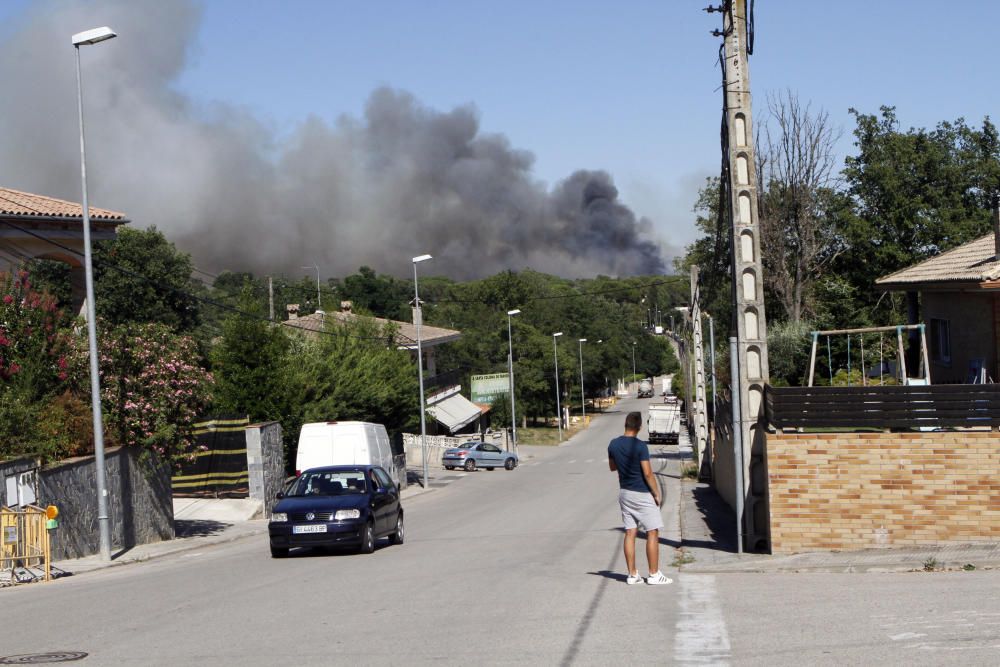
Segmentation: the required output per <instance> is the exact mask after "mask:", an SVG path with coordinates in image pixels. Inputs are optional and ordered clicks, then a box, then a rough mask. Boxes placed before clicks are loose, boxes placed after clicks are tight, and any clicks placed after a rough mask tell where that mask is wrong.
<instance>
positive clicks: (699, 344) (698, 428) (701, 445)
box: [691, 266, 712, 479]
mask: <svg viewBox="0 0 1000 667" xmlns="http://www.w3.org/2000/svg"><path fill="white" fill-rule="evenodd" d="M698 298H699V290H698V267H697V266H692V267H691V331H692V347H693V350H692V351H693V352H694V354H693V355H692V356H693V357H694V364H693V365H694V369H693V370H694V405H693V406H692V408H693V412H694V438H695V456H696V457H697V463H698V477H699V478H700V479H707V478H710V477H711V469H712V455H711V452H709V451H708V412H707V410H706V409H705V348H704V343H703V341H702V338H703V336H702V332H701V307H700V306H699V305H698ZM706 460H707V461H708V470H707V471H706V472H705V474H702V470H703V469H704V468H705V461H706Z"/></svg>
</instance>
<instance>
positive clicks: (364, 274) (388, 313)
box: [338, 266, 413, 320]
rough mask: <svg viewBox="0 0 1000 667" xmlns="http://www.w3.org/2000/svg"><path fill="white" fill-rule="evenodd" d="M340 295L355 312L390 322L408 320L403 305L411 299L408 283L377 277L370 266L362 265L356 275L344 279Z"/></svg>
mask: <svg viewBox="0 0 1000 667" xmlns="http://www.w3.org/2000/svg"><path fill="white" fill-rule="evenodd" d="M339 292H340V294H342V295H343V297H344V298H345V299H349V300H350V301H351V302H352V304H353V305H354V308H355V309H356V310H359V311H362V312H368V313H371V314H372V315H375V316H376V317H385V318H388V319H391V320H398V319H403V318H405V319H407V320H408V319H409V308H408V307H407V305H406V304H407V301H409V300H411V299H412V298H413V297H412V294H413V292H412V285H411V284H410V283H409V282H405V281H401V280H396V279H395V278H393V277H392V276H385V275H383V276H379V275H377V274H376V273H375V271H374V270H372V269H371V268H370V267H367V266H362V267H361V268H360V269H358V272H357V273H356V274H354V275H350V276H347V277H346V278H344V280H343V283H342V284H341V285H340V286H339ZM338 305H339V304H338Z"/></svg>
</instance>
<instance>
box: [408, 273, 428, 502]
mask: <svg viewBox="0 0 1000 667" xmlns="http://www.w3.org/2000/svg"><path fill="white" fill-rule="evenodd" d="M429 259H432V257H431V256H430V255H420V256H419V257H414V258H413V260H412V262H413V304H414V309H413V325H414V326H415V327H416V328H417V379H418V380H419V382H420V458H421V459H423V462H424V488H425V489H426V488H427V423H426V417H425V416H424V412H425V409H424V348H423V343H422V342H421V340H420V326H421V325H422V324H423V319H424V315H423V311H422V310H421V309H420V290H419V288H418V287H417V264H419V263H420V262H426V261H427V260H429Z"/></svg>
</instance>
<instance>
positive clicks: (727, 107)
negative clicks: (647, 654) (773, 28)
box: [708, 0, 768, 544]
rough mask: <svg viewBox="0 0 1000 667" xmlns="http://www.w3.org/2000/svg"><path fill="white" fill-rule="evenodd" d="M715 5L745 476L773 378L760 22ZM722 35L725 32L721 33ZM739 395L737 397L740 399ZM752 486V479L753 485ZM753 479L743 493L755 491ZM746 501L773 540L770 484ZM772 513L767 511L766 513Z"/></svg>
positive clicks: (757, 450)
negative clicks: (758, 88)
mask: <svg viewBox="0 0 1000 667" xmlns="http://www.w3.org/2000/svg"><path fill="white" fill-rule="evenodd" d="M708 11H719V12H721V13H722V33H721V35H722V36H723V38H724V42H723V51H722V58H721V63H722V77H723V103H724V116H723V118H724V123H725V127H724V128H723V132H722V136H723V140H724V142H725V143H724V145H723V170H724V177H723V181H724V184H725V185H726V190H727V194H728V199H729V201H728V202H726V207H727V208H728V212H729V220H730V223H731V234H732V236H731V237H730V238H731V241H732V243H731V252H732V257H731V260H732V279H733V306H734V307H733V318H734V320H735V322H733V324H734V326H733V331H734V332H735V333H736V341H737V344H736V352H737V356H736V363H737V365H738V367H739V377H734V378H733V381H734V385H736V386H738V387H739V392H738V395H739V399H738V400H739V402H740V405H739V414H740V435H741V436H742V439H741V442H742V449H743V461H745V462H746V463H745V465H746V466H747V469H746V470H745V471H742V472H746V474H745V475H743V479H744V480H750V479H752V475H750V474H749V473H750V469H751V468H753V467H755V466H757V465H763V463H764V459H763V457H764V453H763V450H764V434H763V433H761V432H759V431H760V429H761V426H760V424H759V421H758V420H759V417H760V413H761V410H762V408H763V405H764V385H765V384H766V383H767V381H768V363H767V321H766V318H765V316H764V280H763V277H764V276H763V267H762V264H761V259H760V231H759V230H760V227H759V224H758V220H757V211H758V209H757V170H756V160H755V156H754V145H753V136H754V135H753V123H752V114H751V98H750V70H749V66H748V62H747V56H748V53H749V52H751V51H752V50H753V46H752V44H751V43H750V42H749V39H752V35H753V25H752V23H751V24H750V25H748V24H747V0H725V2H723V4H722V6H721V7H709V8H708ZM716 34H719V33H716ZM734 400H735V399H734ZM751 486H752V485H751ZM747 491H748V489H747V488H746V486H744V488H743V489H742V493H741V494H740V495H741V496H743V495H745V494H746V493H747ZM749 493H750V496H751V498H750V500H751V501H752V502H751V503H748V504H747V506H746V509H747V510H748V512H747V515H748V516H747V517H746V518H745V519H744V521H745V524H744V525H746V526H747V537H748V539H749V541H750V543H751V544H757V543H758V542H759V541H760V540H761V539H762V538H763V539H766V533H767V526H766V525H762V526H755V525H754V521H753V517H754V515H756V514H757V512H755V511H754V503H755V502H757V501H764V500H765V498H766V493H767V490H766V488H765V489H753V488H751V489H749ZM764 514H766V513H764Z"/></svg>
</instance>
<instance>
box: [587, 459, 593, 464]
mask: <svg viewBox="0 0 1000 667" xmlns="http://www.w3.org/2000/svg"><path fill="white" fill-rule="evenodd" d="M593 462H594V459H587V460H586V461H585V463H593Z"/></svg>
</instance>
